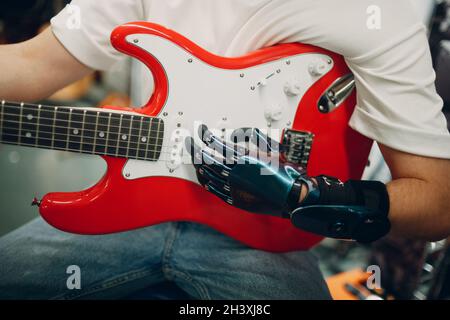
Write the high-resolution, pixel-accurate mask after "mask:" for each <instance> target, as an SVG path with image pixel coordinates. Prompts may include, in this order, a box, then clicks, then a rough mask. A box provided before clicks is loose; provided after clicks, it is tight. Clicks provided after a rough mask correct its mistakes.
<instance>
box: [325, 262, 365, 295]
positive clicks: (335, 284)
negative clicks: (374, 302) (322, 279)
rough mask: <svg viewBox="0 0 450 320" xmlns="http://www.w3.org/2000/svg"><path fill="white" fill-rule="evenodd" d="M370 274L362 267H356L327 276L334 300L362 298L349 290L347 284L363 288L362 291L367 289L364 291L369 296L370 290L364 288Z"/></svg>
mask: <svg viewBox="0 0 450 320" xmlns="http://www.w3.org/2000/svg"><path fill="white" fill-rule="evenodd" d="M369 276H370V274H369V273H367V272H365V271H363V270H361V269H354V270H350V271H347V272H343V273H339V274H337V275H334V276H331V277H329V278H327V284H328V288H329V289H330V292H331V296H332V297H333V299H334V300H360V299H359V298H358V297H357V296H355V295H354V294H352V293H351V292H349V291H348V289H347V288H346V284H350V285H352V286H353V287H355V288H358V289H361V291H363V290H364V291H367V292H364V293H366V295H367V296H369V295H370V294H371V293H370V292H369V291H368V290H366V289H363V287H364V284H365V283H366V281H367V279H369Z"/></svg>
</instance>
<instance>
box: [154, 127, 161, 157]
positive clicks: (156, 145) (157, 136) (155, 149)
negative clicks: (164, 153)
mask: <svg viewBox="0 0 450 320" xmlns="http://www.w3.org/2000/svg"><path fill="white" fill-rule="evenodd" d="M160 130H161V121H158V129H157V130H156V141H155V145H154V146H153V150H154V151H153V157H152V160H154V159H156V152H157V151H158V149H157V148H158V144H157V141H158V140H159V136H160V134H161V132H160Z"/></svg>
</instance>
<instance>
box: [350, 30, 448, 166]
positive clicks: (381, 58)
mask: <svg viewBox="0 0 450 320" xmlns="http://www.w3.org/2000/svg"><path fill="white" fill-rule="evenodd" d="M392 32H393V34H395V35H394V36H391V37H389V41H385V42H383V43H382V45H380V46H378V47H375V48H373V50H372V51H369V52H367V53H366V54H364V55H361V56H358V57H354V58H349V59H348V64H349V66H350V68H351V69H352V71H353V73H354V75H355V79H356V86H357V101H358V102H357V107H356V109H355V112H354V114H353V116H352V118H351V121H350V126H351V127H352V128H354V129H355V130H357V131H358V132H360V133H362V134H363V135H365V136H368V137H370V138H372V139H374V140H376V141H378V142H379V143H381V144H384V145H387V146H389V147H391V148H394V149H397V150H400V151H403V152H408V153H412V154H417V155H422V156H429V157H436V158H445V159H450V134H449V131H448V129H447V121H446V119H445V116H444V114H443V113H442V108H443V102H442V99H441V98H440V97H439V95H438V94H437V93H436V88H435V72H434V70H433V67H432V61H431V54H430V50H429V46H428V40H427V32H426V28H425V27H424V26H423V25H422V24H421V23H420V22H417V24H411V25H410V26H409V27H407V28H401V29H397V30H392Z"/></svg>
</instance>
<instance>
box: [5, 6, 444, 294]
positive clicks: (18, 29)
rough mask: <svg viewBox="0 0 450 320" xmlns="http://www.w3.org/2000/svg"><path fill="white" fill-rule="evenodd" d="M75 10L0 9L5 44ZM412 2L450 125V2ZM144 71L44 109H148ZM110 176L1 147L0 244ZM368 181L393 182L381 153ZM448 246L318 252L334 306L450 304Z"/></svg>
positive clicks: (86, 87)
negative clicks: (61, 200) (36, 203)
mask: <svg viewBox="0 0 450 320" xmlns="http://www.w3.org/2000/svg"><path fill="white" fill-rule="evenodd" d="M69 2H70V1H67V0H51V1H47V0H36V1H28V0H23V1H10V0H3V1H1V3H0V44H8V43H17V42H21V41H24V40H27V39H30V38H32V37H34V36H35V35H37V34H39V33H40V32H41V31H42V30H44V29H45V28H46V26H48V24H49V21H50V19H51V18H52V17H53V16H54V15H55V14H56V13H58V12H59V11H60V10H62V8H64V7H65V6H66V5H67V4H68V3H69ZM413 2H414V3H415V5H416V6H417V8H418V11H419V12H420V14H421V15H422V16H423V21H424V23H425V25H426V26H428V28H429V43H430V47H431V52H432V57H433V64H434V68H435V70H436V87H437V90H438V93H439V95H440V96H441V97H442V99H443V100H444V102H445V106H444V113H445V114H446V116H447V118H448V119H450V1H448V0H447V1H446V0H417V1H413ZM400 15H401V14H400ZM139 64H140V62H137V61H136V60H134V59H131V58H129V59H127V60H125V61H123V62H120V63H119V64H117V65H116V66H114V68H112V69H111V70H110V71H108V72H96V73H94V74H92V75H89V76H87V77H85V78H83V79H82V80H80V81H77V82H76V83H74V84H72V85H70V86H68V87H66V88H64V89H62V90H60V91H58V92H57V93H55V94H54V95H52V96H51V97H49V98H48V99H45V100H44V101H40V102H39V103H42V104H47V105H71V106H86V105H88V106H103V105H115V106H122V107H129V106H132V105H141V104H142V103H143V101H141V100H140V97H139V94H137V93H136V90H139V84H138V83H140V81H139V77H141V76H142V75H141V74H140V73H139V72H133V70H135V69H136V68H138V67H139ZM136 88H137V89H136ZM449 123H450V122H449ZM105 170H106V165H105V162H104V161H103V160H102V159H101V158H100V157H96V156H90V155H83V154H75V153H66V152H62V151H47V150H39V149H33V148H25V147H16V146H9V145H0V177H1V178H0V236H2V235H5V234H7V233H9V232H11V231H12V230H14V229H16V228H18V227H20V226H22V225H24V224H25V223H27V222H29V221H31V220H32V219H34V218H36V217H37V216H38V211H37V210H36V208H35V207H32V206H30V203H31V201H32V199H33V198H35V197H41V196H43V195H45V194H46V193H49V192H53V191H55V190H62V191H76V190H82V189H85V188H87V187H88V186H91V185H93V184H94V183H95V182H96V181H98V180H100V179H101V178H102V176H103V174H104V172H105ZM364 176H365V177H366V178H367V179H373V180H378V181H383V182H388V181H389V180H390V179H391V176H390V172H389V169H388V167H387V165H386V163H385V161H384V159H383V156H382V155H381V152H380V150H379V149H378V148H377V146H374V148H373V149H372V151H371V153H370V157H369V161H368V163H367V166H366V169H365V173H364ZM449 244H450V242H449V240H442V241H438V242H425V241H421V240H411V239H403V238H399V237H394V236H389V237H386V238H383V239H382V240H379V241H376V242H374V243H372V244H360V243H356V242H348V241H340V240H334V239H326V240H324V241H322V242H321V243H320V244H319V245H317V246H316V247H314V248H313V249H312V250H313V251H314V253H315V254H316V255H317V256H318V258H319V261H320V268H321V271H322V273H323V274H324V275H325V277H326V283H327V285H328V287H329V289H330V292H331V295H332V297H333V299H336V300H368V299H384V300H436V299H439V300H440V299H450V246H449ZM373 266H378V267H379V268H380V269H381V270H389V272H386V271H385V272H383V273H382V275H381V277H380V279H379V281H381V285H380V287H377V288H372V287H370V286H368V285H367V283H368V282H367V280H368V278H370V277H371V276H373V275H375V276H376V270H373ZM371 268H372V269H371ZM1 269H2V261H0V270H1ZM0 285H1V284H0Z"/></svg>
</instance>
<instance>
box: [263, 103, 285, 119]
mask: <svg viewBox="0 0 450 320" xmlns="http://www.w3.org/2000/svg"><path fill="white" fill-rule="evenodd" d="M264 115H265V117H266V119H267V120H269V121H280V120H281V119H282V118H283V107H282V106H281V105H280V104H271V105H269V106H267V108H266V110H265V111H264Z"/></svg>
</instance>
